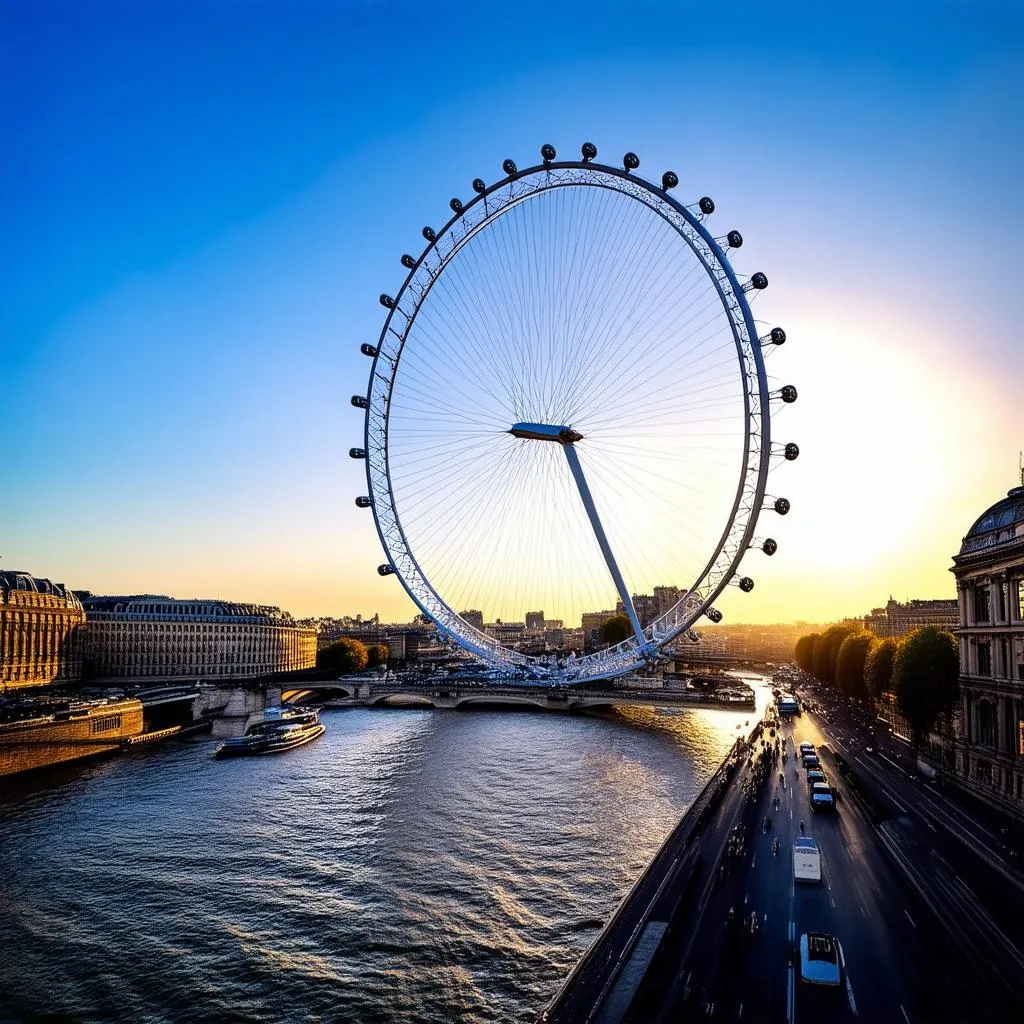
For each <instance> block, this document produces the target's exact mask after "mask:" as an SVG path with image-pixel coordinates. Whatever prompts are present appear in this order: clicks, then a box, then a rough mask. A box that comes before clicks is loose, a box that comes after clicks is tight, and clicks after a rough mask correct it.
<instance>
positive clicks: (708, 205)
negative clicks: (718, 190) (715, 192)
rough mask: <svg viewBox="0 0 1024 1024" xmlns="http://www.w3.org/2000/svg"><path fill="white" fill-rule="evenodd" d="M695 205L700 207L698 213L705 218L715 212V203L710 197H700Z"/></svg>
mask: <svg viewBox="0 0 1024 1024" xmlns="http://www.w3.org/2000/svg"><path fill="white" fill-rule="evenodd" d="M697 205H698V206H699V207H700V212H701V213H703V214H704V215H705V216H706V215H707V214H709V213H714V212H715V201H714V199H712V198H711V196H701V199H700V202H699V203H697Z"/></svg>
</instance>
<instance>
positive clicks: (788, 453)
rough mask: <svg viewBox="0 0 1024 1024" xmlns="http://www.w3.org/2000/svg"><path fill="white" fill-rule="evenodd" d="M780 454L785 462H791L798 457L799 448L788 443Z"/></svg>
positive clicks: (791, 442) (792, 443)
mask: <svg viewBox="0 0 1024 1024" xmlns="http://www.w3.org/2000/svg"><path fill="white" fill-rule="evenodd" d="M782 454H783V455H784V456H785V457H786V461H787V462H792V461H793V460H794V459H795V458H797V457H798V456H799V455H800V446H799V445H798V444H795V443H794V442H793V441H790V442H789V444H787V445H786V447H785V448H783V449H782Z"/></svg>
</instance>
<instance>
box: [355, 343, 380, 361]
mask: <svg viewBox="0 0 1024 1024" xmlns="http://www.w3.org/2000/svg"><path fill="white" fill-rule="evenodd" d="M359 351H360V352H362V353H363V355H364V356H369V357H370V358H371V359H372V358H373V357H374V356H375V355H376V354H377V349H376V348H375V347H374V346H373V345H367V344H366V342H365V341H364V342H363V343H362V345H360V346H359Z"/></svg>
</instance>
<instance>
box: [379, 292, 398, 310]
mask: <svg viewBox="0 0 1024 1024" xmlns="http://www.w3.org/2000/svg"><path fill="white" fill-rule="evenodd" d="M380 304H381V305H382V306H383V307H384V308H385V309H394V308H395V300H394V299H393V298H391V296H390V295H388V294H386V293H382V294H381V297H380Z"/></svg>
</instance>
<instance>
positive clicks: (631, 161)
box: [622, 153, 640, 171]
mask: <svg viewBox="0 0 1024 1024" xmlns="http://www.w3.org/2000/svg"><path fill="white" fill-rule="evenodd" d="M622 166H623V167H625V168H626V170H627V171H635V170H636V169H637V168H638V167H639V166H640V157H638V156H637V155H636V153H627V154H626V155H625V156H624V157H623V158H622Z"/></svg>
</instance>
